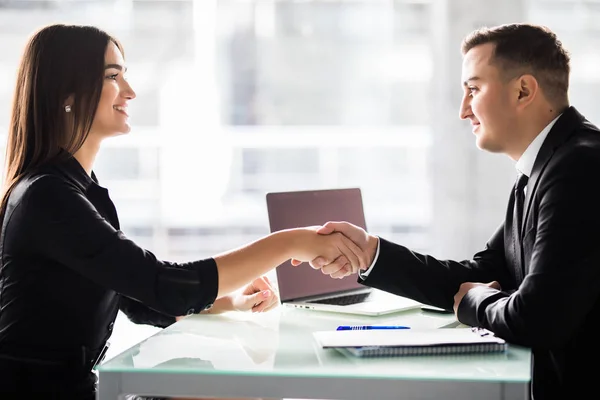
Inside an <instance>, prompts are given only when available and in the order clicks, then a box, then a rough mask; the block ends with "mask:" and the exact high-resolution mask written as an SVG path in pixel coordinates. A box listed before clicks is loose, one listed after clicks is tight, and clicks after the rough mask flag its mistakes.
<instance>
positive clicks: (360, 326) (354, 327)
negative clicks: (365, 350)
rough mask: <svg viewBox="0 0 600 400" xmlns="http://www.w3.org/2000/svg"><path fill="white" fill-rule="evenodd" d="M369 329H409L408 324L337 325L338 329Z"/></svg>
mask: <svg viewBox="0 0 600 400" xmlns="http://www.w3.org/2000/svg"><path fill="white" fill-rule="evenodd" d="M370 329H410V327H408V326H401V325H355V326H345V325H342V326H338V327H337V330H338V331H362V330H370Z"/></svg>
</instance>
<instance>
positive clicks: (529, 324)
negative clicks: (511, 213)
mask: <svg viewBox="0 0 600 400" xmlns="http://www.w3.org/2000/svg"><path fill="white" fill-rule="evenodd" d="M598 153H599V152H598V151H597V150H594V149H593V148H587V149H586V148H584V149H580V151H578V152H573V151H572V152H571V154H569V155H568V156H562V157H558V155H555V156H554V157H557V158H559V160H557V161H555V162H554V163H553V165H551V164H549V165H548V166H547V168H546V172H545V173H544V175H543V176H542V177H541V178H540V180H539V184H538V189H537V192H536V196H537V197H538V199H539V200H537V201H539V208H538V214H537V217H538V218H537V227H536V228H537V229H536V230H534V231H533V232H531V231H530V234H527V233H526V234H525V235H524V236H523V238H524V239H523V240H524V242H525V243H529V242H530V241H533V243H532V253H531V254H532V256H531V259H530V263H529V273H528V274H527V276H526V277H525V279H524V280H523V282H522V284H521V285H520V287H519V288H518V290H517V291H515V292H514V293H512V294H510V295H509V294H508V293H504V292H499V291H497V290H494V289H491V288H475V289H473V290H470V291H469V292H468V293H467V294H466V295H465V297H464V298H463V300H462V301H461V303H460V306H459V308H458V319H459V320H460V321H461V322H463V323H465V324H468V325H472V326H482V327H485V328H488V329H490V330H492V331H494V333H496V334H497V335H498V336H500V337H503V338H504V339H506V340H508V341H510V342H513V343H517V344H521V345H524V346H530V347H533V346H536V347H538V348H545V347H557V346H560V345H561V344H564V343H565V342H567V341H568V339H569V338H570V337H572V336H573V334H574V333H575V332H576V330H577V329H579V327H580V326H582V325H583V323H584V321H585V319H586V318H587V317H588V315H590V312H591V311H592V308H593V307H594V306H595V305H596V304H597V302H598V298H600V284H599V282H600V259H599V257H600V251H599V244H600V229H598V226H600V225H599V224H600V185H599V184H598V182H597V179H598V177H600V154H598ZM551 161H552V160H551ZM590 177H591V178H590ZM533 211H534V210H533V209H532V211H531V212H533Z"/></svg>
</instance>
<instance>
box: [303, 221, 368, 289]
mask: <svg viewBox="0 0 600 400" xmlns="http://www.w3.org/2000/svg"><path fill="white" fill-rule="evenodd" d="M336 232H338V233H341V234H343V235H344V236H346V237H347V238H348V239H350V240H351V241H352V242H354V243H355V244H356V245H357V246H358V247H359V248H360V250H361V251H363V252H364V254H365V256H366V262H365V263H364V265H363V266H362V267H361V269H363V270H365V269H367V268H369V266H370V265H371V264H372V263H373V258H375V252H376V251H377V242H378V240H379V239H378V238H377V237H376V236H373V235H369V234H368V233H367V232H366V231H365V230H364V229H362V228H361V227H358V226H356V225H353V224H351V223H349V222H327V223H326V224H325V225H323V226H322V227H320V228H319V229H318V230H317V233H319V234H321V235H330V234H332V233H336ZM300 264H301V261H299V260H294V259H293V260H292V265H300ZM310 266H311V267H313V268H315V269H321V271H322V272H323V273H324V274H327V275H330V276H331V277H332V278H343V277H345V276H348V275H351V274H355V273H357V272H358V270H359V268H355V265H354V264H352V265H351V264H350V263H348V261H347V260H346V259H345V257H343V256H342V257H339V258H336V259H335V260H333V261H332V262H331V261H328V260H327V259H325V258H324V257H316V258H314V259H313V260H311V261H310Z"/></svg>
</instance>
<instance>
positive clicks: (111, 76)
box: [106, 74, 119, 81]
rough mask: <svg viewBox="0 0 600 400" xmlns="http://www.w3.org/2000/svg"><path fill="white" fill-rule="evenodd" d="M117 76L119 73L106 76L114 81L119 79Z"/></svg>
mask: <svg viewBox="0 0 600 400" xmlns="http://www.w3.org/2000/svg"><path fill="white" fill-rule="evenodd" d="M117 76H119V74H112V75H108V76H107V77H106V79H112V80H113V81H116V80H117Z"/></svg>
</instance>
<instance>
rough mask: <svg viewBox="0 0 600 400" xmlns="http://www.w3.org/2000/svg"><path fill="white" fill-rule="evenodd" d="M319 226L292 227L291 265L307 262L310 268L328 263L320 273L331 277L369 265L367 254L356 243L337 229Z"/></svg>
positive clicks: (342, 275)
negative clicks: (326, 229) (317, 262)
mask: <svg viewBox="0 0 600 400" xmlns="http://www.w3.org/2000/svg"><path fill="white" fill-rule="evenodd" d="M322 228H323V227H321V226H316V227H307V228H299V229H296V230H294V231H295V238H294V241H293V242H292V248H293V249H294V250H293V253H292V254H291V258H292V265H299V264H301V263H302V262H309V263H310V264H311V266H312V267H313V268H314V269H321V267H322V266H325V265H328V269H327V270H326V271H323V273H326V274H328V275H331V276H332V277H333V278H342V277H344V276H346V275H348V272H347V271H350V273H351V272H352V271H358V270H359V269H360V268H363V269H364V268H367V267H368V266H369V264H368V262H369V257H368V255H367V254H366V253H365V252H364V251H363V250H362V249H361V248H360V247H359V246H357V245H356V243H354V242H353V241H352V240H350V239H348V237H346V236H345V235H344V234H342V233H341V232H335V231H333V230H330V231H327V232H324V233H321V230H322ZM314 260H320V261H319V262H320V265H315V264H313V261H314Z"/></svg>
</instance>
